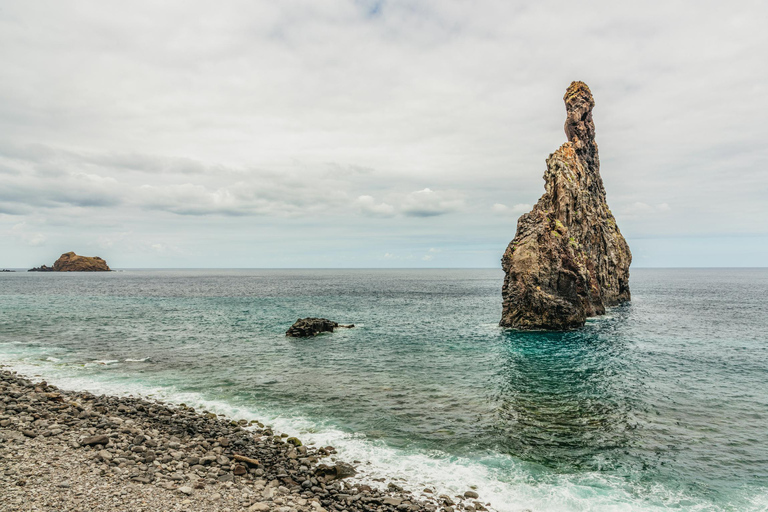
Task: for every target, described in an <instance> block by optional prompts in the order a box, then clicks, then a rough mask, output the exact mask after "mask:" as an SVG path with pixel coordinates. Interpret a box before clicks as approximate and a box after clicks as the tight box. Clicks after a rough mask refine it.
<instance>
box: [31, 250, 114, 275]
mask: <svg viewBox="0 0 768 512" xmlns="http://www.w3.org/2000/svg"><path fill="white" fill-rule="evenodd" d="M109 271H110V268H109V265H107V262H106V261H104V260H103V259H101V258H99V257H98V256H80V255H77V254H75V253H74V252H65V253H64V254H62V255H61V256H60V257H59V259H57V260H56V263H54V264H53V267H49V266H47V265H41V266H39V267H35V268H31V269H29V270H28V271H27V272H109Z"/></svg>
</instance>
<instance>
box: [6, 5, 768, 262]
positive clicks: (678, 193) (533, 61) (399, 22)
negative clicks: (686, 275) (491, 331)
mask: <svg viewBox="0 0 768 512" xmlns="http://www.w3.org/2000/svg"><path fill="white" fill-rule="evenodd" d="M149 10H151V12H152V13H153V15H152V16H137V15H136V13H137V12H145V11H149ZM766 16H768V5H767V4H766V3H765V2H759V1H754V2H749V1H747V2H744V3H740V4H739V7H738V8H733V7H732V6H730V7H729V6H727V5H725V4H724V3H722V2H714V1H708V0H704V1H701V2H693V1H690V2H683V3H669V2H662V1H651V2H645V3H643V4H631V5H630V4H626V3H616V2H607V1H605V2H597V3H595V4H593V6H592V8H590V9H584V8H583V5H581V4H578V3H574V2H565V1H558V2H554V3H546V4H544V3H538V4H536V3H527V4H520V3H515V2H490V3H483V4H480V5H479V4H471V3H464V2H452V1H442V0H417V1H416V2H400V1H396V2H382V3H378V2H373V3H368V2H363V3H361V2H354V1H338V2H304V1H297V2H293V1H289V2H278V3H270V2H245V1H244V2H239V1H235V2H227V3H225V4H224V5H216V6H214V5H212V4H210V3H204V2H197V1H194V0H192V1H189V2H163V3H162V4H157V3H150V2H141V1H139V3H138V4H136V3H132V4H130V5H129V4H116V3H95V4H87V5H86V4H82V5H80V4H74V5H69V4H64V3H61V2H55V1H48V2H46V1H44V0H42V1H41V2H39V3H38V2H36V3H34V4H30V3H28V2H15V3H7V4H6V5H4V7H3V15H2V16H0V59H2V61H3V63H4V65H3V66H2V68H0V175H2V183H0V197H1V198H2V199H0V212H3V214H4V215H5V217H8V218H10V217H19V216H21V217H24V219H22V220H26V221H27V222H28V225H29V226H30V228H33V227H34V222H33V221H32V220H30V216H32V215H38V216H40V219H39V222H40V226H43V227H40V228H37V227H34V229H36V230H37V231H40V230H43V231H40V232H41V233H42V234H43V235H45V236H46V237H47V239H48V240H49V241H50V240H53V239H54V234H53V230H51V231H45V229H46V228H45V226H49V225H50V224H51V223H52V222H53V221H54V219H55V217H56V216H57V215H60V214H61V213H62V212H65V211H66V212H72V211H75V210H84V211H85V212H86V213H90V214H91V218H94V217H95V216H94V215H92V214H93V211H91V210H94V211H96V210H97V211H98V214H99V215H98V217H99V218H106V217H108V218H110V219H111V221H112V222H113V224H114V225H115V226H116V227H115V229H117V230H118V231H120V230H122V231H125V228H126V226H125V224H126V223H128V221H126V220H123V219H125V218H128V217H130V219H131V220H130V222H131V223H136V224H137V225H139V224H140V225H142V226H143V229H153V230H157V231H158V232H160V231H163V230H165V234H166V235H167V234H168V233H171V232H172V233H173V234H174V235H175V236H178V240H176V241H175V242H174V245H175V246H178V247H183V246H184V236H185V235H184V232H185V230H187V229H189V230H196V229H198V228H199V226H200V225H201V224H205V225H206V226H209V227H208V229H210V230H211V232H212V233H225V232H227V230H228V229H230V226H231V225H234V224H236V223H237V222H240V221H241V220H242V222H253V223H255V222H259V221H260V218H261V217H268V218H269V219H271V220H274V222H278V221H279V222H282V221H283V220H285V222H287V223H288V224H290V222H292V219H299V220H306V222H310V221H312V222H315V221H316V222H318V223H319V225H321V226H326V227H325V228H323V229H327V226H329V225H334V226H338V227H339V230H340V231H341V232H344V233H348V234H349V236H350V239H353V240H358V243H360V244H362V245H361V247H359V248H357V249H350V252H351V253H355V254H363V253H364V251H365V247H363V245H366V244H365V243H364V242H362V240H364V239H365V237H366V236H368V233H370V232H372V231H376V233H377V236H382V237H391V238H396V239H397V240H399V242H398V243H399V244H400V245H397V246H392V247H382V248H377V253H376V254H378V255H379V256H378V257H380V255H381V254H383V253H385V252H390V253H392V254H422V253H420V252H417V251H416V250H415V249H412V248H411V247H410V246H409V244H413V243H416V241H418V240H423V239H425V237H427V236H431V235H432V233H433V232H440V233H450V238H451V239H453V240H457V241H463V242H466V244H468V245H472V244H476V243H478V244H479V243H480V242H477V240H482V243H483V244H485V245H483V246H482V249H478V250H479V251H480V250H482V251H488V250H490V249H488V248H489V247H493V246H494V244H497V245H499V246H500V249H499V250H503V246H504V245H505V244H506V242H505V241H504V240H501V241H500V240H498V239H500V238H507V237H508V234H507V232H506V231H504V230H508V229H511V230H512V233H509V234H510V235H511V234H513V231H514V229H513V228H514V225H513V222H511V220H510V219H513V218H514V217H515V216H516V215H519V213H522V212H521V211H519V210H520V209H521V205H530V204H532V203H534V202H535V201H536V200H537V199H538V197H539V196H540V195H541V193H542V191H543V186H542V181H541V176H542V174H543V171H544V159H545V158H546V156H547V155H548V154H549V153H551V152H552V151H553V150H554V149H556V148H557V147H558V146H559V145H560V144H561V143H562V142H564V140H565V137H564V134H563V132H562V124H563V117H564V111H563V105H562V102H561V98H562V94H563V91H564V90H565V88H566V87H567V85H568V83H569V82H570V81H571V80H574V79H581V80H584V81H586V82H587V83H588V84H589V85H590V87H591V88H592V91H593V93H594V94H595V97H596V101H597V106H596V108H595V121H596V124H597V138H598V142H599V144H600V151H601V161H602V164H603V168H602V172H603V178H604V180H605V183H606V189H607V190H608V202H609V204H610V205H611V207H612V208H613V210H614V212H615V213H616V215H617V220H618V223H619V225H620V226H621V228H622V230H623V231H624V232H625V234H627V235H628V236H629V237H632V236H637V237H639V236H644V237H649V236H686V235H688V234H690V232H691V231H692V230H695V231H696V233H699V234H707V233H721V232H729V231H733V230H751V231H752V232H759V233H766V232H768V231H766V230H768V228H767V227H766V226H768V210H767V209H766V208H765V194H766V192H767V191H768V175H766V173H765V172H764V169H765V168H766V167H767V166H768V146H767V145H766V144H765V140H766V138H768V133H766V127H765V122H764V118H765V115H764V114H765V112H766V111H768V88H767V87H768V86H766V85H765V84H768V67H766V66H765V65H764V60H765V55H766V53H768V32H766V31H765V30H763V27H762V25H761V22H762V20H764V19H765V18H766ZM137 34H140V35H141V37H137ZM574 45H576V46H577V47H578V48H579V51H577V52H574V51H573V47H574ZM564 55H568V56H569V58H568V59H564V58H563V56H564ZM373 56H375V58H373ZM88 176H90V178H86V177H88ZM426 185H429V189H430V191H431V192H430V193H426V192H424V190H423V189H424V187H425V186H426ZM419 190H421V192H419ZM415 191H416V192H415ZM639 204H644V205H648V206H649V208H651V210H648V211H645V212H644V211H642V210H643V208H644V207H642V206H638V205H639ZM660 204H667V205H669V207H670V209H669V210H668V211H659V210H658V209H657V205H660ZM493 205H501V206H498V207H496V206H493ZM502 206H503V208H502ZM156 212H168V213H169V215H157V213H156ZM459 212H460V213H461V215H450V214H451V213H459ZM170 214H174V215H170ZM744 216H749V218H750V222H749V223H744V222H743V217H744ZM5 217H2V216H0V222H6V223H7V222H17V221H18V220H19V219H10V220H8V219H6V220H3V219H4V218H5ZM191 217H194V218H191ZM218 217H226V218H224V219H218V220H217V218H218ZM374 217H378V219H372V218H374ZM419 218H422V219H424V218H429V220H428V222H416V221H415V220H418V219H419ZM286 219H287V220H286ZM371 223H375V226H376V230H373V229H371V226H372V224H371ZM747 224H748V225H747ZM291 225H294V224H291ZM295 225H298V222H297V223H296V224H295ZM193 228H194V229H193ZM2 229H3V225H2V224H0V230H2ZM105 229H106V228H105ZM296 229H297V230H298V231H296V232H295V233H294V234H293V236H295V237H303V236H310V234H312V233H310V232H309V228H302V229H305V231H301V230H299V228H296ZM313 229H315V228H313ZM59 231H60V232H61V233H62V236H65V234H66V233H64V230H62V229H59ZM502 234H503V236H502ZM68 236H75V234H74V233H73V232H69V234H68ZM275 236H277V235H275ZM160 238H162V237H160ZM506 241H508V240H506ZM115 243H116V244H119V243H122V242H115ZM156 243H157V241H155V240H149V239H148V240H147V241H146V243H144V242H142V244H143V245H142V247H145V248H146V247H152V245H153V244H156ZM160 243H162V242H160ZM190 243H191V242H190ZM221 243H222V244H225V245H226V243H227V242H226V241H225V240H222V242H221ZM254 243H255V242H254ZM457 243H458V242H457ZM329 251H330V249H329ZM467 252H471V250H470V249H467ZM451 254H456V252H455V251H454V252H452V253H451ZM360 257H361V258H363V257H364V256H360ZM443 257H446V255H443ZM497 260H498V258H497V257H496V256H494V258H493V262H494V264H496V263H497Z"/></svg>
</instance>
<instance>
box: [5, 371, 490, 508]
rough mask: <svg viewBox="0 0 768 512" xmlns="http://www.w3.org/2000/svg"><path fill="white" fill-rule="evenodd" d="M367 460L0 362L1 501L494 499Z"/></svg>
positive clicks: (431, 502) (428, 504) (167, 504)
mask: <svg viewBox="0 0 768 512" xmlns="http://www.w3.org/2000/svg"><path fill="white" fill-rule="evenodd" d="M360 464H364V461H341V460H338V459H337V457H336V456H335V449H334V448H333V447H332V446H326V447H316V446H305V445H304V444H303V443H302V442H301V440H300V439H297V438H295V437H289V436H287V435H286V434H281V433H279V432H274V431H272V430H271V429H270V428H269V427H268V426H265V425H264V424H262V423H260V422H258V421H255V420H253V421H250V422H248V421H245V420H240V421H233V420H231V419H228V418H226V417H223V416H219V415H216V414H213V413H210V412H206V411H196V410H194V409H193V408H190V407H186V406H184V405H180V406H176V405H169V404H165V403H162V402H158V401H150V400H147V399H143V398H133V397H117V396H107V395H98V396H97V395H94V394H91V393H88V392H79V391H70V390H63V389H59V388H57V387H55V386H51V385H48V384H47V383H46V382H44V381H34V380H31V379H29V378H26V377H25V376H22V375H19V374H17V373H16V372H13V371H7V370H0V496H2V499H1V500H0V510H1V511H33V510H40V511H42V510H51V511H53V510H55V511H82V510H91V511H101V510H105V511H106V510H110V511H147V512H148V511H159V510H196V511H222V512H224V511H230V512H233V511H241V510H247V511H252V512H255V511H262V512H263V511H268V510H275V511H279V512H326V511H328V512H332V511H345V510H349V511H365V512H374V511H378V512H384V511H395V510H398V511H412V512H416V511H429V512H436V511H444V512H455V511H466V512H475V511H476V510H477V511H484V510H487V507H488V504H487V503H483V501H482V500H481V499H480V498H479V496H478V494H477V493H475V492H474V491H472V490H468V491H466V493H464V494H463V495H458V496H447V495H436V493H435V492H433V490H432V489H424V490H423V492H421V493H420V494H418V495H417V494H415V493H410V492H407V491H405V490H403V489H402V488H401V487H400V486H398V485H397V484H396V483H394V482H386V481H384V482H378V483H377V484H378V485H377V484H373V483H371V484H369V483H364V482H361V481H359V480H358V479H356V477H355V476H356V474H357V471H356V470H355V467H356V466H358V465H360Z"/></svg>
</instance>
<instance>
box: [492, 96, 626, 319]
mask: <svg viewBox="0 0 768 512" xmlns="http://www.w3.org/2000/svg"><path fill="white" fill-rule="evenodd" d="M563 99H564V100H565V107H566V111H567V118H566V121H565V134H566V136H567V137H568V142H566V143H565V144H563V145H562V146H560V148H559V149H558V150H557V151H555V152H554V153H552V154H551V155H549V158H548V159H547V170H546V171H545V173H544V181H545V182H546V184H545V190H546V191H545V193H544V195H543V196H541V199H539V202H538V203H536V205H535V206H534V207H533V210H531V211H530V212H529V213H526V214H524V215H522V216H521V217H520V219H519V220H518V221H517V233H516V234H515V238H514V240H512V242H511V243H510V244H509V246H508V247H507V250H506V251H505V252H504V256H503V257H502V259H501V264H502V268H503V269H504V272H505V273H506V277H505V279H504V286H503V288H502V297H503V301H504V302H503V310H502V317H501V322H500V325H501V326H504V327H516V328H519V329H557V330H563V329H572V328H575V327H579V326H582V325H584V322H585V321H586V319H587V317H590V316H595V315H602V314H604V313H605V308H606V306H614V305H617V304H620V303H622V302H626V301H628V300H629V299H630V293H629V265H630V263H631V262H632V254H631V253H630V251H629V246H628V245H627V242H626V241H625V240H624V237H623V236H622V235H621V232H620V231H619V228H618V226H617V225H616V219H614V217H613V214H612V213H611V210H610V209H609V208H608V205H607V203H606V200H605V188H604V187H603V180H602V178H601V177H600V159H599V157H598V152H597V144H596V143H595V124H594V122H593V121H592V107H594V106H595V100H594V99H593V98H592V93H591V92H590V90H589V87H587V85H586V84H585V83H583V82H573V83H571V85H570V87H568V90H567V91H566V93H565V97H564V98H563Z"/></svg>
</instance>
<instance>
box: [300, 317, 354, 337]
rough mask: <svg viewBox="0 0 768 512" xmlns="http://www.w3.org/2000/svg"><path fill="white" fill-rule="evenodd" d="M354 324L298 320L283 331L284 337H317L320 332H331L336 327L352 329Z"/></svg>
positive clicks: (313, 319) (322, 319)
mask: <svg viewBox="0 0 768 512" xmlns="http://www.w3.org/2000/svg"><path fill="white" fill-rule="evenodd" d="M354 326H355V325H354V324H350V325H339V323H338V322H332V321H330V320H328V319H326V318H299V319H298V320H296V322H295V323H294V324H293V325H292V326H290V327H289V328H288V330H287V331H285V335H286V336H289V337H292V338H307V337H309V336H317V335H318V334H320V333H321V332H333V329H335V328H337V327H345V328H352V327H354Z"/></svg>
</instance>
